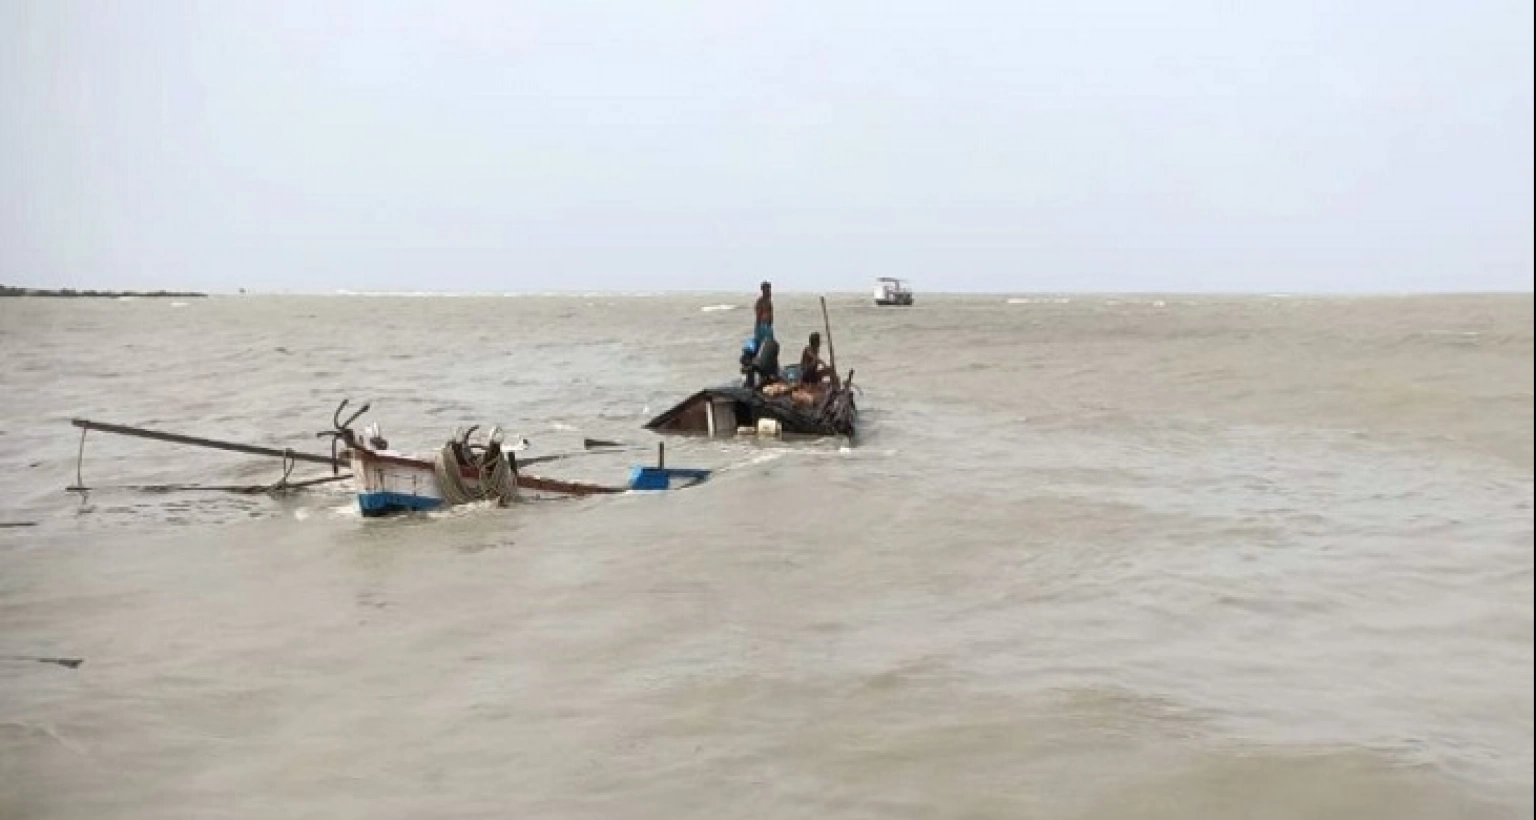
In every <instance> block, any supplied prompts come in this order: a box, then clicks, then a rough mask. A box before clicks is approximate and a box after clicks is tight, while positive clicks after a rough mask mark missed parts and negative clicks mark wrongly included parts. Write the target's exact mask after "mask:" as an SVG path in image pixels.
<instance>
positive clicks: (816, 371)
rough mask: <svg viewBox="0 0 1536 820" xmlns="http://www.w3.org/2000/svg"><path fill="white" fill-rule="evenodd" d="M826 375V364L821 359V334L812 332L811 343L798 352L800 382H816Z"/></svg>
mask: <svg viewBox="0 0 1536 820" xmlns="http://www.w3.org/2000/svg"><path fill="white" fill-rule="evenodd" d="M827 375H828V370H827V366H826V364H824V363H823V362H822V361H821V334H820V333H812V334H811V343H810V344H808V345H806V346H805V352H803V353H801V354H800V383H801V384H817V383H819V382H820V381H821V380H822V379H824V378H826V376H827Z"/></svg>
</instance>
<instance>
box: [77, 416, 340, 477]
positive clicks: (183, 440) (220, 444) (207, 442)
mask: <svg viewBox="0 0 1536 820" xmlns="http://www.w3.org/2000/svg"><path fill="white" fill-rule="evenodd" d="M69 423H70V424H73V425H74V426H76V427H79V428H80V429H81V430H98V431H100V432H103V433H116V434H117V435H120V436H135V437H138V438H147V439H154V440H155V441H167V442H170V443H171V444H186V445H189V446H192V447H209V448H212V449H214V450H229V451H231V452H235V453H245V454H246V455H252V456H270V457H272V458H289V459H292V460H294V461H305V462H308V463H310V464H324V465H326V466H328V467H329V466H335V465H338V464H341V462H340V461H333V460H332V459H331V457H330V456H317V455H311V454H309V453H295V452H293V451H292V450H278V449H275V448H272V447H257V446H255V445H251V444H238V443H235V442H232V441H215V440H214V439H210V438H197V437H196V436H182V435H177V434H176V433H162V432H159V431H158V430H146V429H144V428H142V427H128V426H126V425H122V424H106V423H103V422H99V421H89V420H87V419H70V422H69Z"/></svg>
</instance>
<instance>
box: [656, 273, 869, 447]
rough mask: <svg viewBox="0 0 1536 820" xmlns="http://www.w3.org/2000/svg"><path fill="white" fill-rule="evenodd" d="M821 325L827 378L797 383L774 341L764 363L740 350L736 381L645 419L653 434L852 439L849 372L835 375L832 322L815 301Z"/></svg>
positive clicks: (855, 416)
mask: <svg viewBox="0 0 1536 820" xmlns="http://www.w3.org/2000/svg"><path fill="white" fill-rule="evenodd" d="M821 309H822V318H823V320H824V322H825V324H826V335H827V350H828V354H829V356H830V358H831V360H832V362H831V366H830V374H829V375H830V380H826V381H821V382H818V383H814V384H800V383H799V382H800V366H799V365H798V364H796V365H790V366H789V367H786V368H783V369H782V370H781V369H780V368H779V367H778V363H777V352H776V351H777V344H776V343H774V345H773V350H774V351H775V352H774V353H773V355H772V356H771V357H770V358H771V361H768V362H766V363H765V362H764V359H763V357H762V354H761V353H760V352H759V351H757V350H756V349H755V348H753V347H751V343H749V346H748V347H746V348H744V349H743V353H742V361H741V364H742V372H743V375H744V376H745V378H744V379H743V381H742V382H741V383H740V384H725V385H720V386H718V387H706V388H704V389H703V390H700V391H698V392H696V393H694V394H692V395H690V396H688V397H687V398H685V399H683V400H682V401H680V402H678V403H677V404H676V405H674V406H673V407H671V408H669V409H668V410H667V411H666V412H664V413H662V414H660V415H658V416H656V417H655V418H653V419H651V420H650V421H648V422H646V424H645V429H647V430H650V431H652V432H656V433H664V434H682V435H699V436H710V437H716V438H725V437H731V436H737V435H752V436H759V437H767V438H781V437H830V436H844V437H847V438H848V439H850V440H852V439H853V438H854V437H855V435H856V433H857V428H858V420H859V410H858V405H857V403H856V402H855V400H854V393H855V391H856V390H857V388H855V387H854V385H853V375H854V373H853V371H849V373H848V376H847V378H839V377H838V375H837V372H838V371H837V353H836V351H835V350H834V348H833V347H832V324H831V321H830V319H828V318H827V313H826V311H827V302H826V300H825V299H822V302H821Z"/></svg>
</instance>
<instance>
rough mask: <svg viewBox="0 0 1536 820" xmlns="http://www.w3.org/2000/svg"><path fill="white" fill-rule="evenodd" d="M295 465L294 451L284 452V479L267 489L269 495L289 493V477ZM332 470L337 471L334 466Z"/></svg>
mask: <svg viewBox="0 0 1536 820" xmlns="http://www.w3.org/2000/svg"><path fill="white" fill-rule="evenodd" d="M293 465H294V460H293V451H292V450H284V451H283V477H282V478H279V479H278V480H277V483H276V484H273V485H272V486H271V487H268V488H267V492H268V493H277V494H282V493H286V492H287V491H288V477H289V476H291V475H293ZM331 469H335V466H334V464H333V465H332V467H331Z"/></svg>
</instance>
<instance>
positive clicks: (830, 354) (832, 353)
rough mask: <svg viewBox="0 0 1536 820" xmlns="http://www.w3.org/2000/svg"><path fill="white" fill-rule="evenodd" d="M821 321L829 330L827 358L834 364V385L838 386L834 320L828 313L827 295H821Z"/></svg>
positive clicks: (830, 363)
mask: <svg viewBox="0 0 1536 820" xmlns="http://www.w3.org/2000/svg"><path fill="white" fill-rule="evenodd" d="M821 323H822V325H823V326H824V327H825V328H826V331H827V358H828V359H829V360H830V361H828V364H829V365H831V366H832V386H833V387H836V386H837V383H838V379H839V378H840V377H839V376H838V371H837V348H836V347H833V346H832V320H831V318H829V317H828V315H827V297H825V296H823V297H821Z"/></svg>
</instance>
